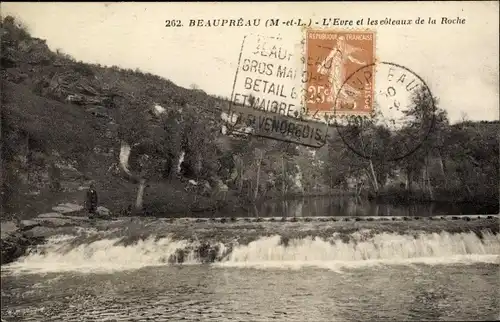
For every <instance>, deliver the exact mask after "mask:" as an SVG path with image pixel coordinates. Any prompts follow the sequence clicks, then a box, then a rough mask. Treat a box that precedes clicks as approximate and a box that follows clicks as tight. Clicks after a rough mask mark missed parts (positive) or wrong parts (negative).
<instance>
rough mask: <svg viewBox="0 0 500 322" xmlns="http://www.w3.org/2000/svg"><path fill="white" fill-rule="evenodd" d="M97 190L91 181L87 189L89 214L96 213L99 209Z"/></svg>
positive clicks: (86, 202)
mask: <svg viewBox="0 0 500 322" xmlns="http://www.w3.org/2000/svg"><path fill="white" fill-rule="evenodd" d="M97 201H98V199H97V191H96V190H95V188H94V184H93V183H91V184H90V187H89V190H87V195H86V198H85V207H86V208H87V210H88V212H89V214H90V215H91V216H92V215H95V214H96V211H97Z"/></svg>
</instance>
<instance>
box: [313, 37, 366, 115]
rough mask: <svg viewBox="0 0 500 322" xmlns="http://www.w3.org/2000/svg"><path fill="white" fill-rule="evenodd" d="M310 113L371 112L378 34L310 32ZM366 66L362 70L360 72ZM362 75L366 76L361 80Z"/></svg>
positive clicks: (350, 113)
mask: <svg viewBox="0 0 500 322" xmlns="http://www.w3.org/2000/svg"><path fill="white" fill-rule="evenodd" d="M305 55H306V57H305V59H306V62H305V63H306V70H305V72H306V81H305V84H306V88H305V90H306V98H305V102H304V104H305V106H306V110H307V114H309V115H313V114H318V113H319V114H321V115H323V114H327V115H328V114H337V115H343V114H348V115H352V114H370V113H371V112H372V110H373V92H374V82H373V81H374V79H375V33H374V32H372V31H351V30H342V31H340V30H323V29H320V30H314V29H309V30H307V31H306V51H305ZM361 69H362V73H361V74H360V73H358V71H360V70H361ZM359 77H362V78H363V79H362V80H361V79H358V78H359Z"/></svg>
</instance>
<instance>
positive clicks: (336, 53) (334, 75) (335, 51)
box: [317, 36, 365, 107]
mask: <svg viewBox="0 0 500 322" xmlns="http://www.w3.org/2000/svg"><path fill="white" fill-rule="evenodd" d="M362 50H363V49H362V48H359V47H354V46H351V45H349V44H347V43H346V41H345V38H344V36H340V37H338V39H337V43H336V45H335V46H334V47H333V48H332V50H331V51H330V54H328V56H327V57H326V59H325V60H324V61H323V62H322V63H321V64H320V65H319V66H318V70H317V71H318V73H320V74H323V75H328V79H329V82H330V85H331V92H330V95H328V97H327V101H328V102H329V103H333V102H335V99H336V98H335V96H336V95H337V93H338V92H339V90H340V88H342V89H343V91H342V93H339V94H340V95H342V96H345V92H346V91H349V92H350V93H351V94H350V95H349V96H351V100H353V101H354V98H355V97H357V96H358V95H359V90H357V89H354V88H352V87H351V86H349V85H348V84H344V87H342V83H343V82H344V81H345V78H346V71H345V64H346V63H347V61H348V60H349V61H351V62H353V63H356V64H359V65H363V64H365V62H362V61H360V60H357V59H356V58H354V57H353V56H352V54H353V53H355V52H357V51H362ZM352 94H354V95H352ZM337 103H340V100H338V101H337ZM354 107H355V106H354Z"/></svg>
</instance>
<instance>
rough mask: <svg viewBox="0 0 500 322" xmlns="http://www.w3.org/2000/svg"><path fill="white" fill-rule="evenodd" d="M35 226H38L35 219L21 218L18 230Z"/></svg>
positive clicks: (38, 223)
mask: <svg viewBox="0 0 500 322" xmlns="http://www.w3.org/2000/svg"><path fill="white" fill-rule="evenodd" d="M36 226H40V222H39V221H36V220H22V221H21V224H20V227H19V228H20V230H22V231H26V230H30V229H31V228H34V227H36Z"/></svg>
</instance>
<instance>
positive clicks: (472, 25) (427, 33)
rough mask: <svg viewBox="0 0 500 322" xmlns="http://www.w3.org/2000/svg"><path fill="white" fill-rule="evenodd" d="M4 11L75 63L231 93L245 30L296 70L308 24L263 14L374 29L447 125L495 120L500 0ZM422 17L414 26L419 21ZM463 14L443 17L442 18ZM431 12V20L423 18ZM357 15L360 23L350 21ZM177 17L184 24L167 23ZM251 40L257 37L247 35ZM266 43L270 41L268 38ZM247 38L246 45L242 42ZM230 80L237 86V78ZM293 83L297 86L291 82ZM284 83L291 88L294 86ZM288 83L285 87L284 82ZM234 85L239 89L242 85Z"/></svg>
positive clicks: (380, 46) (380, 55) (55, 6)
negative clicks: (286, 53)
mask: <svg viewBox="0 0 500 322" xmlns="http://www.w3.org/2000/svg"><path fill="white" fill-rule="evenodd" d="M1 7H2V15H3V16H6V15H13V16H15V17H16V18H17V19H19V20H20V21H22V22H23V23H24V24H25V25H26V26H27V28H28V30H29V31H30V33H31V34H32V36H34V37H38V38H42V39H46V40H47V45H48V46H49V47H50V48H51V49H52V50H54V51H55V50H56V49H60V50H62V51H63V52H65V53H67V54H70V55H71V56H73V57H74V58H75V59H77V60H82V61H84V62H89V63H99V64H102V65H107V66H112V65H117V66H120V67H123V68H132V69H136V68H139V69H141V70H142V71H145V72H150V73H153V74H157V75H160V76H162V77H165V78H167V79H169V80H171V81H173V82H174V83H176V84H177V85H179V86H183V87H190V86H191V85H192V84H196V85H197V86H198V87H199V88H200V89H202V90H204V91H205V92H207V93H209V94H215V95H222V96H225V97H231V94H232V92H233V87H234V86H236V91H238V89H241V91H243V89H242V87H244V86H245V85H244V80H245V79H244V78H241V77H243V76H242V75H243V74H240V76H239V77H240V78H239V79H238V77H236V79H237V81H236V82H235V74H236V71H237V70H239V69H238V61H239V58H240V53H241V52H242V51H243V52H244V53H245V55H247V54H248V53H251V52H252V50H250V49H251V48H250V49H249V48H248V47H247V48H244V49H243V50H242V41H243V39H244V37H245V36H246V37H247V38H246V39H247V40H248V39H254V41H255V37H256V36H255V35H263V36H265V37H278V38H280V40H276V44H284V46H283V48H287V49H288V50H290V51H291V52H293V61H292V62H291V63H292V64H295V65H294V66H295V67H298V66H299V64H300V58H301V57H302V56H303V55H304V45H301V40H303V37H304V29H303V28H301V27H299V26H286V25H283V24H282V25H280V26H278V27H276V26H274V27H266V26H265V23H266V21H267V20H268V19H280V22H285V21H287V20H289V19H294V21H297V19H298V18H301V19H302V20H303V21H309V20H310V19H311V21H312V22H319V23H320V26H321V23H322V22H323V19H331V20H332V21H333V20H334V19H335V18H339V19H341V20H352V21H353V23H354V26H329V28H338V29H339V30H346V29H348V30H360V29H367V28H371V30H373V31H375V33H376V48H375V54H376V57H377V59H378V60H380V61H387V62H393V63H396V64H399V65H402V66H405V67H407V68H408V69H410V70H411V71H413V72H414V73H415V74H417V75H418V76H419V77H420V78H421V79H423V80H424V81H425V83H426V84H427V86H428V87H429V89H430V90H431V92H432V93H433V95H434V96H436V97H437V98H438V99H439V107H441V108H443V109H445V110H446V111H447V112H448V115H449V118H450V120H451V121H452V122H456V121H459V120H461V119H462V118H464V117H466V118H467V119H469V120H498V119H499V64H498V61H499V31H498V25H499V18H498V17H499V3H498V2H496V1H492V2H487V1H485V2H466V1H460V2H458V1H457V2H451V1H450V2H390V3H389V2H386V3H384V2H362V3H361V2H351V3H348V2H331V3H329V2H312V3H306V2H304V3H299V2H290V3H273V2H265V3H252V2H245V3H237V2H231V3H215V2H212V3H194V2H193V3H123V2H115V3H106V2H101V3H35V2H32V3H2V4H1ZM419 17H420V18H421V19H423V20H424V21H425V23H424V24H419V25H416V24H415V20H416V19H417V18H419ZM443 17H447V18H449V19H455V20H460V19H465V23H462V24H442V23H441V22H442V18H443ZM239 18H242V19H243V21H245V22H246V21H247V20H249V19H250V20H252V21H253V20H254V19H259V18H260V19H261V23H260V25H259V26H257V27H255V26H250V27H248V26H242V27H238V26H227V25H226V26H224V27H213V26H212V27H197V26H192V27H190V26H189V24H190V20H191V19H205V20H206V19H239ZM385 18H390V19H392V20H406V19H412V20H413V24H412V25H387V24H384V25H381V24H378V25H377V26H367V25H366V23H367V20H368V19H371V20H372V21H373V20H378V21H382V20H384V19H385ZM429 18H432V19H436V24H429V21H428V20H429ZM359 19H363V22H364V25H362V26H356V22H357V20H359ZM166 20H180V21H181V23H182V24H183V26H181V27H166V22H165V21H166ZM252 37H254V38H252ZM271 42H272V41H271ZM247 44H248V42H247ZM235 83H236V84H235ZM292 85H293V84H292ZM292 85H290V86H292ZM287 86H288V85H287ZM241 91H240V92H241Z"/></svg>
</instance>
